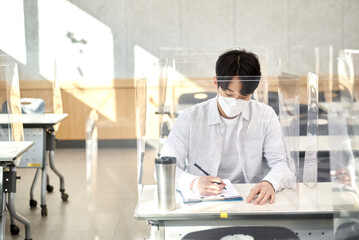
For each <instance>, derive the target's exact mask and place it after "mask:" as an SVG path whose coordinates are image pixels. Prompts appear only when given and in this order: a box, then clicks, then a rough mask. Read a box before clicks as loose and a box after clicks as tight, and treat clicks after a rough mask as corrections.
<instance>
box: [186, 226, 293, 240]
mask: <svg viewBox="0 0 359 240" xmlns="http://www.w3.org/2000/svg"><path fill="white" fill-rule="evenodd" d="M236 235H248V236H251V237H253V238H254V240H262V239H267V240H271V239H273V240H275V239H276V240H280V239H283V240H284V239H286V240H289V239H290V240H296V239H298V240H299V237H298V236H297V235H296V234H295V233H294V232H292V231H291V230H289V229H288V228H285V227H262V226H251V227H224V228H215V229H209V230H203V231H196V232H191V233H188V234H187V235H185V236H184V237H183V238H182V240H197V239H198V240H200V239H206V240H220V239H224V238H225V237H226V236H231V237H232V238H228V239H241V238H235V236H236Z"/></svg>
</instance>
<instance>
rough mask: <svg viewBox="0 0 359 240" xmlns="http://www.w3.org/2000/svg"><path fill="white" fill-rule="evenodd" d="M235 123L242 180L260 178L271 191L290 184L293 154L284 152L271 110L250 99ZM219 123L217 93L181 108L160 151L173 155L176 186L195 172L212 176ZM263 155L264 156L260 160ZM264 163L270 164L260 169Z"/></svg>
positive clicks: (218, 144) (186, 182) (215, 170)
mask: <svg viewBox="0 0 359 240" xmlns="http://www.w3.org/2000/svg"><path fill="white" fill-rule="evenodd" d="M242 114H243V118H242V120H241V122H240V123H241V125H242V126H241V128H240V132H239V135H238V138H237V139H233V141H236V144H237V149H238V164H240V166H241V167H240V169H242V171H243V176H244V179H245V181H246V182H247V183H258V182H260V181H263V180H266V181H268V182H270V183H271V184H272V185H273V187H274V189H275V191H279V190H281V189H283V188H287V187H292V185H293V184H294V183H295V182H296V177H295V174H294V172H295V167H294V163H293V160H292V159H291V158H290V157H288V156H287V154H286V150H285V147H284V142H283V137H282V131H281V126H280V123H279V120H278V117H277V115H276V114H275V112H274V110H273V109H272V108H271V107H270V106H268V105H265V104H263V103H259V102H257V101H254V100H251V101H250V102H249V104H248V107H247V109H245V110H244V111H243V112H242ZM224 136H225V126H224V124H223V122H222V120H221V117H220V115H219V111H218V107H217V97H215V98H213V99H210V100H208V101H206V102H202V103H199V104H196V105H194V106H193V107H190V108H188V109H185V110H183V111H182V112H181V114H180V115H179V117H178V119H177V120H176V122H175V124H174V126H173V128H172V130H171V132H170V134H169V136H168V139H167V141H166V143H165V144H164V145H163V147H162V149H161V156H175V157H176V158H177V168H176V188H177V189H178V190H181V189H183V188H189V187H190V184H191V183H192V181H193V180H194V179H196V178H197V177H198V176H204V175H205V174H204V173H203V172H201V171H200V170H199V169H197V168H196V167H195V166H194V165H193V164H194V163H197V164H198V165H199V166H201V167H202V168H203V169H204V170H205V171H207V172H208V173H209V174H210V175H211V176H217V174H218V168H219V165H220V162H221V155H222V145H223V141H222V139H223V137H224ZM263 156H264V158H265V160H263ZM265 165H268V166H269V168H270V170H269V171H268V170H267V171H266V170H265V169H266V166H265Z"/></svg>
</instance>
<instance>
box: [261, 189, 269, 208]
mask: <svg viewBox="0 0 359 240" xmlns="http://www.w3.org/2000/svg"><path fill="white" fill-rule="evenodd" d="M270 196H271V193H270V192H267V193H266V194H265V196H264V197H263V199H262V200H261V202H260V203H259V204H260V205H263V204H265V203H266V201H267V200H268V198H270Z"/></svg>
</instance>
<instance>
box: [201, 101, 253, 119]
mask: <svg viewBox="0 0 359 240" xmlns="http://www.w3.org/2000/svg"><path fill="white" fill-rule="evenodd" d="M217 98H218V96H216V97H214V98H212V99H211V102H210V104H209V109H208V110H209V111H208V125H214V124H220V123H222V120H221V115H219V111H218V107H217ZM250 103H251V102H250V101H249V104H250ZM249 104H248V105H247V107H246V109H244V111H243V112H242V114H243V119H245V120H247V121H249V116H250V112H249Z"/></svg>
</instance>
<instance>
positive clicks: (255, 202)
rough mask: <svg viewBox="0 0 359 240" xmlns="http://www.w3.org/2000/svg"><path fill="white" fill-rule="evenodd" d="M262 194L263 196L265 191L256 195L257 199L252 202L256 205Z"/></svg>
mask: <svg viewBox="0 0 359 240" xmlns="http://www.w3.org/2000/svg"><path fill="white" fill-rule="evenodd" d="M264 196H265V193H264V192H261V193H260V194H259V195H258V197H257V199H256V200H255V201H254V204H255V205H257V204H258V203H259V202H260V201H261V200H262V199H263V197H264Z"/></svg>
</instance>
